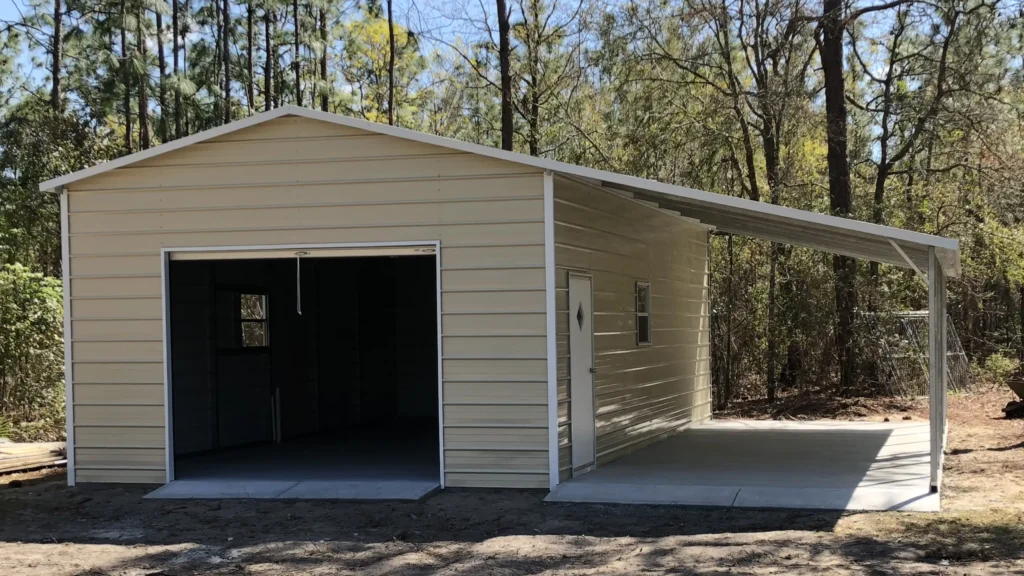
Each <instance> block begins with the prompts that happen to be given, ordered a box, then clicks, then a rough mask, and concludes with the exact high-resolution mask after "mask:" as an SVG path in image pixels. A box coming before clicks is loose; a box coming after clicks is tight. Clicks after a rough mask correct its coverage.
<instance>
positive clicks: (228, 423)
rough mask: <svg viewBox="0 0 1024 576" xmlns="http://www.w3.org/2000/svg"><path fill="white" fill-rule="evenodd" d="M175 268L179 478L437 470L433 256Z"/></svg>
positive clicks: (377, 477) (304, 477)
mask: <svg viewBox="0 0 1024 576" xmlns="http://www.w3.org/2000/svg"><path fill="white" fill-rule="evenodd" d="M297 267H298V268H297ZM169 271H170V272H169V274H170V276H169V283H170V308H171V312H170V330H171V369H172V378H171V391H172V415H173V435H174V438H173V445H174V459H175V461H174V466H175V479H177V480H196V479H200V480H220V481H223V480H241V481H261V480H272V481H287V482H299V481H335V482H360V481H381V480H417V481H420V480H425V481H429V482H434V483H437V482H438V481H439V474H440V471H439V454H438V398H437V394H438V386H437V372H438V369H437V362H438V354H437V345H438V343H437V315H436V314H437V308H436V306H437V300H436V298H437V296H436V268H435V260H434V258H433V256H397V257H395V256H392V257H328V258H324V257H308V256H306V257H302V258H301V259H300V258H298V257H295V258H264V259H225V260H172V261H171V262H170V263H169ZM297 296H301V298H297ZM300 310H301V313H300Z"/></svg>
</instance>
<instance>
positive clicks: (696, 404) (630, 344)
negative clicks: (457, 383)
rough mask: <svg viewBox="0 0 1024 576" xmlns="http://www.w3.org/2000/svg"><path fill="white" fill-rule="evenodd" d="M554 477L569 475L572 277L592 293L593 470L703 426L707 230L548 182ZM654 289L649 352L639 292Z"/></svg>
mask: <svg viewBox="0 0 1024 576" xmlns="http://www.w3.org/2000/svg"><path fill="white" fill-rule="evenodd" d="M554 212H555V266H556V298H555V306H556V310H557V312H558V318H557V321H556V332H557V339H558V342H557V344H558V346H557V351H558V358H557V361H558V400H559V407H558V438H559V472H560V476H561V478H562V479H563V480H564V479H566V478H568V477H569V475H570V471H571V458H570V446H571V437H572V434H571V430H572V422H571V421H570V419H569V414H570V410H569V403H570V402H571V400H572V399H571V398H570V397H569V389H570V387H569V324H568V323H569V309H568V308H569V294H568V275H569V271H570V270H577V271H583V272H586V273H589V274H591V275H592V277H593V290H594V362H595V367H596V368H597V374H596V375H595V377H594V387H595V396H596V411H597V415H596V427H597V453H598V458H597V459H598V465H601V464H603V463H606V462H609V461H611V460H613V459H615V458H618V457H620V456H623V455H625V454H626V453H628V452H630V451H632V450H635V449H637V448H640V447H642V446H645V445H647V444H650V443H651V442H653V441H655V440H658V439H660V438H662V437H664V436H665V435H666V434H670V433H672V432H675V431H678V430H680V429H683V428H684V427H686V426H688V425H689V424H691V423H694V422H700V421H704V420H707V419H709V418H710V398H711V390H710V360H709V358H710V356H709V345H708V343H709V332H708V278H707V230H706V228H704V227H703V226H700V225H697V224H694V223H692V222H689V221H687V220H685V219H682V218H679V217H677V216H673V215H669V214H666V213H664V212H662V211H660V210H657V209H655V208H652V207H650V206H647V205H644V204H641V203H639V202H636V201H633V200H631V199H627V198H623V197H620V196H617V195H614V194H611V193H609V192H606V191H602V190H599V189H596V188H594V187H590V186H586V185H583V184H579V183H577V182H575V181H572V180H568V179H564V178H556V179H555V206H554ZM640 281H644V282H650V283H651V292H652V302H651V326H652V345H650V346H639V345H637V334H636V329H637V328H636V296H635V290H636V283H637V282H640Z"/></svg>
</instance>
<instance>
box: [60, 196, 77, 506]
mask: <svg viewBox="0 0 1024 576" xmlns="http://www.w3.org/2000/svg"><path fill="white" fill-rule="evenodd" d="M57 191H58V192H59V193H60V270H61V290H62V291H63V292H64V424H65V426H66V432H65V434H66V436H65V443H64V451H65V453H66V454H67V456H66V458H67V461H68V486H74V485H75V384H74V376H73V374H74V373H73V371H72V366H71V244H70V238H69V231H68V220H69V217H68V190H67V188H65V187H63V186H61V187H60V188H59V189H58V190H57Z"/></svg>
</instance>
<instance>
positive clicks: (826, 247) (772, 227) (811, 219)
mask: <svg viewBox="0 0 1024 576" xmlns="http://www.w3.org/2000/svg"><path fill="white" fill-rule="evenodd" d="M284 116H300V117H305V118H310V119H314V120H320V121H323V122H330V123H333V124H338V125H342V126H347V127H350V128H356V129H359V130H365V131H368V132H374V133H378V134H384V135H388V136H393V137H396V138H403V139H406V140H413V141H417V142H423V143H426V144H432V145H435V146H443V147H445V148H450V149H454V150H459V151H462V152H467V153H470V154H478V155H481V156H488V157H491V158H497V159H500V160H505V161H508V162H514V163H517V164H522V165H527V166H533V167H535V168H538V169H541V170H546V171H551V172H554V173H557V174H560V175H562V176H565V177H569V178H575V179H580V180H584V181H586V182H588V183H589V184H591V185H594V186H599V187H602V188H605V189H609V190H612V191H616V192H619V193H628V194H632V195H633V196H634V197H636V198H639V199H642V200H646V201H648V202H654V203H657V204H658V205H659V206H661V207H663V208H666V209H670V210H675V211H678V212H680V213H682V214H683V215H685V216H692V217H694V218H698V219H699V220H700V221H701V222H704V223H706V224H710V225H712V226H715V227H716V228H718V229H719V230H721V231H724V232H729V233H734V234H740V235H744V236H751V237H754V238H761V239H765V240H770V241H774V242H780V243H785V244H791V245H794V246H803V247H807V248H813V249H817V250H823V251H827V252H832V253H836V254H843V255H846V256H852V257H856V258H864V259H868V260H875V261H878V262H884V263H887V264H893V265H895V266H902V267H910V264H909V263H908V262H907V260H906V259H905V258H904V255H906V257H907V258H909V259H910V260H911V261H912V262H913V264H914V266H916V267H917V268H918V269H919V270H927V268H928V266H927V262H928V252H929V251H930V250H931V249H934V250H935V252H936V256H937V257H938V259H939V261H940V263H941V264H942V268H943V272H944V273H945V275H947V276H950V277H956V276H959V275H960V246H959V242H958V241H956V240H954V239H951V238H945V237H941V236H933V235H930V234H922V233H919V232H911V231H909V230H903V229H900V228H893V227H890V226H881V225H878V224H871V223H868V222H861V221H859V220H852V219H849V218H840V217H836V216H830V215H826V214H819V213H817V212H809V211H806V210H797V209H794V208H787V207H785V206H776V205H773V204H768V203H765V202H756V201H753V200H748V199H746V198H737V197H734V196H725V195H722V194H714V193H711V192H704V191H701V190H694V189H692V188H686V187H684V186H675V185H671V184H665V183H663V182H656V181H653V180H646V179H643V178H637V177H634V176H626V175H624V174H616V173H614V172H608V171H605V170H597V169H593V168H586V167H583V166H576V165H574V164H567V163H564V162H557V161H555V160H548V159H546V158H537V157H534V156H528V155H526V154H519V153H516V152H509V151H506V150H499V149H497V148H491V147H488V146H482V145H479V144H471V143H468V142H461V141H458V140H453V139H450V138H444V137H441V136H435V135H432V134H424V133H422V132H416V131H413V130H407V129H404V128H397V127H394V126H387V125H384V124H378V123H375V122H368V121H366V120H360V119H356V118H350V117H346V116H339V115H336V114H331V113H328V112H320V111H318V110H310V109H307V108H301V107H298V106H283V107H281V108H276V109H274V110H271V111H269V112H263V113H261V114H257V115H255V116H250V117H248V118H246V119H244V120H239V121H236V122H232V123H229V124H225V125H223V126H219V127H217V128H213V129H210V130H206V131H204V132H199V133H197V134H193V135H192V136H188V137H186V138H181V139H179V140H174V141H172V142H168V143H167V144H163V145H161V146H157V147H155V148H150V149H149V150H144V151H141V152H136V153H135V154H130V155H128V156H124V157H122V158H118V159H117V160H113V161H111V162H106V163H104V164H99V165H96V166H93V167H91V168H86V169H84V170H79V171H78V172H74V173H72V174H68V175H66V176H61V177H60V178H54V179H52V180H48V181H46V182H43V183H41V184H40V185H39V188H40V189H41V190H43V191H56V190H59V189H60V188H62V187H64V186H67V185H69V184H71V183H73V182H76V181H79V180H82V179H85V178H89V177H92V176H96V175H98V174H102V173H104V172H107V171H109V170H113V169H116V168H120V167H123V166H127V165H130V164H133V163H135V162H139V161H141V160H145V159H147V158H152V157H154V156H158V155H160V154H164V153H166V152H171V151H173V150H177V149H179V148H183V147H185V146H188V145H191V144H195V143H197V142H202V141H205V140H209V139H211V138H216V137H218V136H222V135H224V134H229V133H231V132H235V131H238V130H242V129H245V128H249V127H251V126H255V125H258V124H262V123H263V122H268V121H270V120H274V119H276V118H281V117H284ZM901 251H902V254H901Z"/></svg>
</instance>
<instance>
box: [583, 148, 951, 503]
mask: <svg viewBox="0 0 1024 576" xmlns="http://www.w3.org/2000/svg"><path fill="white" fill-rule="evenodd" d="M572 168H573V169H574V176H575V177H576V178H579V179H581V180H583V181H585V182H587V183H588V184H591V185H593V186H599V187H601V188H604V189H606V190H609V191H614V192H616V193H619V194H625V195H628V196H630V197H632V198H633V199H635V200H639V201H641V202H645V203H650V204H652V205H654V206H657V207H658V208H661V209H664V210H670V211H674V212H678V213H679V214H681V215H683V216H688V217H693V218H696V219H699V220H700V222H702V223H704V224H709V225H711V226H714V227H715V228H716V229H717V230H718V231H720V232H726V233H731V234H738V235H742V236H749V237H752V238H759V239H763V240H770V241H772V242H778V243H782V244H790V245H793V246H801V247H805V248H812V249H815V250H820V251H824V252H830V253H833V254H841V255H844V256H851V257H854V258H859V259H864V260H870V261H875V262H881V263H885V264H891V265H894V266H899V267H903V268H911V269H913V270H914V271H915V272H916V273H917V274H918V276H919V277H920V278H921V279H922V280H923V281H924V282H925V283H926V284H927V285H928V310H929V314H928V327H929V329H928V341H929V346H928V351H929V353H928V357H929V394H928V397H929V415H930V416H929V431H928V440H929V455H930V458H929V473H930V486H931V490H932V492H938V490H939V487H940V486H941V484H942V459H943V450H944V447H945V439H946V391H947V383H946V360H947V359H946V353H945V352H946V278H947V277H954V278H955V277H957V276H959V274H960V252H959V243H958V242H957V241H956V240H953V239H949V238H943V237H939V236H933V235H929V234H921V233H918V232H911V231H908V230H902V229H899V228H892V227H889V226H881V225H877V224H871V223H867V222H861V221H857V220H851V219H846V218H838V217H834V216H828V215H824V214H818V213H814V212H808V211H804V210H796V209H793V208H787V207H784V206H777V205H772V204H766V203H763V202H754V201H751V200H747V199H743V198H735V197H731V196H723V195H720V194H712V193H709V192H703V191H699V190H693V189H689V188H684V187H681V186H672V185H668V184H662V183H658V182H651V181H649V180H642V179H639V178H632V177H629V176H622V175H618V174H611V173H607V172H600V171H590V170H587V169H584V168H579V167H575V166H574V167H572Z"/></svg>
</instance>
